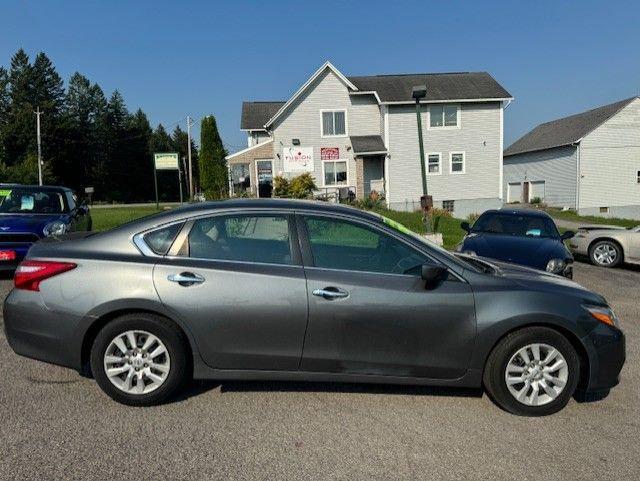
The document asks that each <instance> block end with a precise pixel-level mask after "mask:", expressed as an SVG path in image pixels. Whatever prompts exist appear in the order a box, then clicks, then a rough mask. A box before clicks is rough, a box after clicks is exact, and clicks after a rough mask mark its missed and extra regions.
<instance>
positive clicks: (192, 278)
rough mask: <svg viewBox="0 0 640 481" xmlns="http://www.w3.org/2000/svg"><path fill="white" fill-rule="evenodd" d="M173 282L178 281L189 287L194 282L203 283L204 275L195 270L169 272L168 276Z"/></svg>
mask: <svg viewBox="0 0 640 481" xmlns="http://www.w3.org/2000/svg"><path fill="white" fill-rule="evenodd" d="M167 279H168V280H170V281H171V282H177V283H178V284H180V285H181V286H184V287H187V286H190V285H193V284H202V283H203V282H204V277H202V276H201V275H199V274H194V273H193V272H181V273H180V274H169V276H168V277H167Z"/></svg>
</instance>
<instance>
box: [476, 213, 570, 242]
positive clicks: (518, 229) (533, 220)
mask: <svg viewBox="0 0 640 481" xmlns="http://www.w3.org/2000/svg"><path fill="white" fill-rule="evenodd" d="M471 230H472V232H482V233H487V234H502V235H510V236H518V237H546V238H558V237H560V235H559V234H558V229H556V225H555V224H554V223H553V220H551V219H550V218H547V217H542V216H537V215H528V214H507V213H500V212H491V213H484V214H482V215H481V216H480V217H479V218H478V220H477V221H476V222H475V223H474V224H473V227H472V229H471Z"/></svg>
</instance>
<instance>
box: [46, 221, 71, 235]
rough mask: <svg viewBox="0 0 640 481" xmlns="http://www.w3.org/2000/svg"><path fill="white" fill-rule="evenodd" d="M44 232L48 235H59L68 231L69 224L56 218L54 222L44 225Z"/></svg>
mask: <svg viewBox="0 0 640 481" xmlns="http://www.w3.org/2000/svg"><path fill="white" fill-rule="evenodd" d="M42 232H43V233H44V235H45V236H46V237H51V236H59V235H62V234H64V233H65V232H67V224H65V223H64V222H61V221H59V220H54V221H53V222H50V223H49V224H47V225H46V226H44V229H42Z"/></svg>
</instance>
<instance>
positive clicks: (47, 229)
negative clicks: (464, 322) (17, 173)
mask: <svg viewBox="0 0 640 481" xmlns="http://www.w3.org/2000/svg"><path fill="white" fill-rule="evenodd" d="M77 230H91V215H90V213H89V208H88V207H87V206H86V205H84V204H82V203H80V202H79V201H78V198H77V196H76V195H75V193H74V192H73V191H72V190H71V189H68V188H66V187H54V186H37V185H19V184H0V271H7V270H13V269H15V268H16V266H17V265H18V263H19V262H20V261H21V260H22V259H23V258H24V256H25V254H26V253H27V251H28V250H29V248H30V247H31V245H32V244H33V243H34V242H37V241H38V240H40V239H42V238H44V237H50V236H59V235H62V234H65V233H67V232H73V231H77Z"/></svg>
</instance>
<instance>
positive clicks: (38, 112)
mask: <svg viewBox="0 0 640 481" xmlns="http://www.w3.org/2000/svg"><path fill="white" fill-rule="evenodd" d="M34 114H36V132H37V135H38V185H42V139H41V138H40V116H41V115H42V112H40V107H38V108H37V110H36V111H35V112H34Z"/></svg>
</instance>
